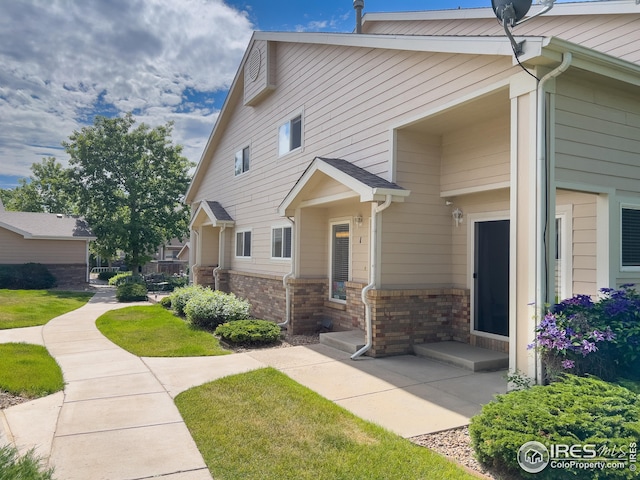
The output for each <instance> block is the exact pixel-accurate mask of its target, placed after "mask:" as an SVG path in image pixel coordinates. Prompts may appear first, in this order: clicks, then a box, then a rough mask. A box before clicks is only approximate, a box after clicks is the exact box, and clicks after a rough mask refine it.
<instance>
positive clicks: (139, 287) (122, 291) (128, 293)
mask: <svg viewBox="0 0 640 480" xmlns="http://www.w3.org/2000/svg"><path fill="white" fill-rule="evenodd" d="M116 298H117V299H118V301H119V302H140V301H144V300H146V299H147V287H145V286H144V284H140V283H123V284H122V285H118V286H117V287H116Z"/></svg>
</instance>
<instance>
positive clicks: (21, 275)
mask: <svg viewBox="0 0 640 480" xmlns="http://www.w3.org/2000/svg"><path fill="white" fill-rule="evenodd" d="M56 283H57V282H56V277H54V276H53V274H52V273H51V272H50V271H49V270H48V269H47V267H45V266H44V265H42V264H40V263H25V264H22V265H0V288H7V289H11V290H46V289H48V288H51V287H55V286H56Z"/></svg>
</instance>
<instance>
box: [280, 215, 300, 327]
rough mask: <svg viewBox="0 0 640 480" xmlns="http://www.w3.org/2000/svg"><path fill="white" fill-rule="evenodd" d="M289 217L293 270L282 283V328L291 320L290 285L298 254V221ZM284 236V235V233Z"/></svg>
mask: <svg viewBox="0 0 640 480" xmlns="http://www.w3.org/2000/svg"><path fill="white" fill-rule="evenodd" d="M287 219H288V220H289V221H290V222H291V223H292V226H291V271H290V272H289V273H287V274H286V275H285V276H284V277H282V285H283V286H284V322H281V323H278V324H277V325H278V326H279V327H280V328H286V327H287V326H288V325H289V322H290V321H291V289H290V287H289V279H290V278H291V277H293V274H294V272H295V271H296V256H295V252H294V245H295V242H294V235H295V230H296V222H295V221H294V220H293V219H292V218H291V217H287ZM283 236H284V235H283Z"/></svg>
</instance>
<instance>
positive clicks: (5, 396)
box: [0, 390, 31, 410]
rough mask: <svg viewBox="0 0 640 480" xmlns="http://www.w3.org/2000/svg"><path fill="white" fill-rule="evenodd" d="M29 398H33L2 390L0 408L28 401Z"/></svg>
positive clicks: (0, 391)
mask: <svg viewBox="0 0 640 480" xmlns="http://www.w3.org/2000/svg"><path fill="white" fill-rule="evenodd" d="M29 400H31V399H30V398H26V397H21V396H20V395H14V394H13V393H9V392H4V391H2V390H0V410H3V409H5V408H9V407H13V406H14V405H19V404H21V403H24V402H28V401H29Z"/></svg>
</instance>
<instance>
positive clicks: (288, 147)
mask: <svg viewBox="0 0 640 480" xmlns="http://www.w3.org/2000/svg"><path fill="white" fill-rule="evenodd" d="M301 146H302V115H298V116H297V117H294V118H292V119H291V120H289V121H288V122H287V123H285V124H284V125H280V128H279V129H278V155H280V156H282V155H286V154H287V153H289V152H291V151H292V150H295V149H296V148H300V147H301Z"/></svg>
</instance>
